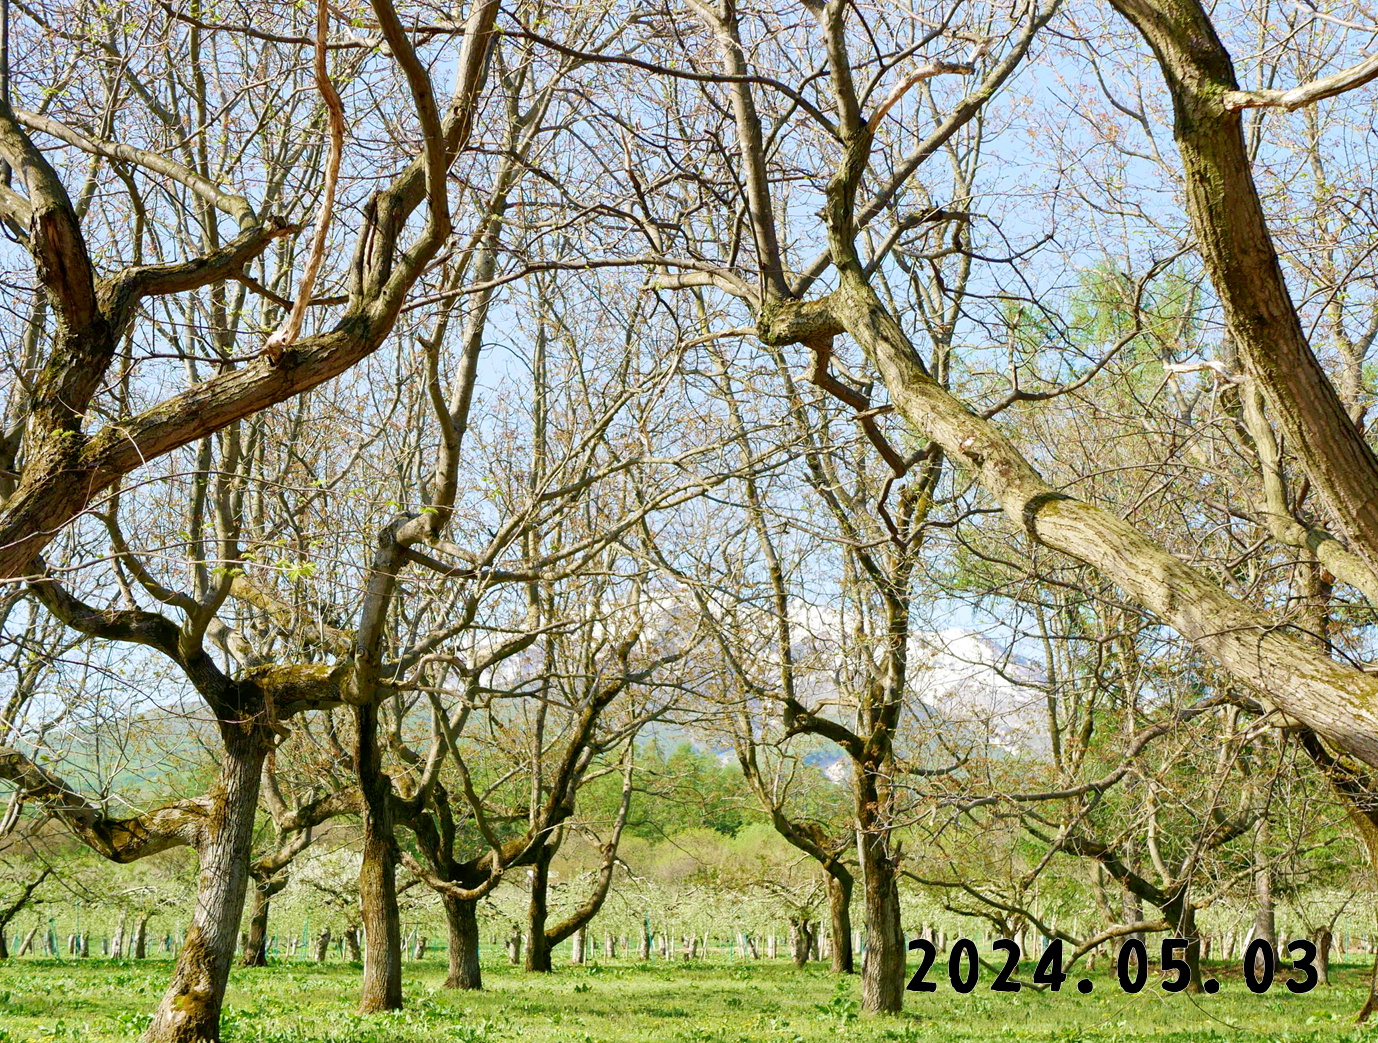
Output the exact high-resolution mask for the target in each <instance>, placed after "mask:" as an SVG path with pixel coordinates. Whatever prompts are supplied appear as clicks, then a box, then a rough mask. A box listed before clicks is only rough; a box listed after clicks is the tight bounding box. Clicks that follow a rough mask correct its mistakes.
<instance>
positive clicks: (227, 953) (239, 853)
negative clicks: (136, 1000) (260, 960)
mask: <svg viewBox="0 0 1378 1043" xmlns="http://www.w3.org/2000/svg"><path fill="white" fill-rule="evenodd" d="M220 734H221V741H222V743H223V749H222V756H223V758H224V759H223V760H222V761H221V767H220V774H219V776H218V778H217V779H216V782H215V785H214V786H213V787H212V789H211V794H210V797H211V799H210V807H209V812H208V814H207V816H206V820H205V824H204V826H203V836H202V839H201V842H200V843H199V844H198V846H197V855H198V856H199V858H200V863H201V870H200V875H199V878H198V882H197V895H196V910H195V912H194V913H193V914H192V920H191V926H190V927H188V928H187V936H186V941H185V942H184V943H183V945H182V951H181V952H180V953H179V954H178V957H177V967H176V969H175V970H174V971H173V974H172V983H171V984H170V985H169V986H168V989H167V992H166V993H164V994H163V1000H162V1003H161V1004H160V1005H159V1007H158V1010H157V1012H156V1013H155V1014H154V1015H153V1021H152V1023H151V1024H150V1025H149V1027H148V1032H147V1034H146V1035H145V1037H144V1038H145V1039H146V1040H148V1043H202V1041H210V1043H214V1041H217V1040H219V1038H220V1008H221V1006H222V1005H223V1004H224V1001H225V985H226V983H227V982H228V980H229V976H230V963H231V962H232V961H233V959H234V949H235V942H236V940H237V938H238V935H239V921H240V917H241V916H242V915H243V913H244V898H245V893H246V892H247V890H248V886H249V858H250V855H251V853H252V844H253V832H254V817H255V815H256V813H257V811H258V792H259V780H260V778H261V776H262V772H263V761H264V758H265V757H266V755H267V752H268V748H269V742H268V738H267V736H268V734H269V733H268V732H267V730H266V729H265V728H262V727H259V726H256V725H255V726H250V727H248V728H246V727H245V726H244V724H243V723H242V722H239V721H229V722H222V724H221V728H220ZM146 923H147V917H146V916H145V917H142V918H141V919H140V925H139V927H138V928H137V929H136V933H137V937H138V940H137V941H136V951H135V955H136V957H140V958H141V957H142V953H141V952H140V951H139V950H140V949H141V948H142V947H143V945H142V941H143V938H144V935H145V934H146V933H147V932H146V927H145V925H146Z"/></svg>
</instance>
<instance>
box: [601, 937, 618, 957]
mask: <svg viewBox="0 0 1378 1043" xmlns="http://www.w3.org/2000/svg"><path fill="white" fill-rule="evenodd" d="M603 959H605V960H615V959H617V939H616V938H614V937H613V936H612V935H610V934H605V935H603Z"/></svg>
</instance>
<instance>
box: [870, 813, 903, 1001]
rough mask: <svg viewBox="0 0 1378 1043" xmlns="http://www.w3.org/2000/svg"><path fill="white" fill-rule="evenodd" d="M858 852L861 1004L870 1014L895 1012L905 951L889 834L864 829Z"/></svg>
mask: <svg viewBox="0 0 1378 1043" xmlns="http://www.w3.org/2000/svg"><path fill="white" fill-rule="evenodd" d="M861 852H862V858H863V859H864V860H865V861H864V866H863V871H862V880H863V881H864V882H865V883H864V888H865V892H866V955H865V957H864V958H863V959H862V961H861V1005H862V1008H863V1009H865V1010H868V1011H870V1012H871V1013H873V1014H895V1013H898V1012H899V1011H900V1010H901V1009H903V1007H904V966H905V958H906V956H907V952H906V950H905V945H904V932H903V930H902V929H901V927H900V895H899V887H898V885H897V883H896V880H895V864H894V861H893V860H892V859H891V857H890V853H889V838H888V837H887V836H885V835H884V834H883V833H881V834H877V833H873V832H868V833H865V834H864V835H863V836H862V842H861Z"/></svg>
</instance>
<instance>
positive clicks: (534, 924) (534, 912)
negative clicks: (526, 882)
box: [526, 846, 552, 974]
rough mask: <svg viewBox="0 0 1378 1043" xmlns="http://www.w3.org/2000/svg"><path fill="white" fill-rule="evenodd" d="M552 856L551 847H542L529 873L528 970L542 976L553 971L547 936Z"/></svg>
mask: <svg viewBox="0 0 1378 1043" xmlns="http://www.w3.org/2000/svg"><path fill="white" fill-rule="evenodd" d="M551 855H552V852H551V850H550V848H549V846H542V848H541V850H540V852H539V853H538V854H537V855H536V861H535V862H534V863H533V864H532V866H531V870H530V872H529V873H528V877H529V879H530V881H531V899H530V902H529V903H528V905H527V910H526V969H527V970H528V971H531V972H533V973H540V974H543V973H548V972H549V971H550V969H551V966H550V943H549V941H548V940H547V939H546V934H545V921H546V915H547V913H548V912H549V910H548V907H547V902H548V900H549V890H550V859H551Z"/></svg>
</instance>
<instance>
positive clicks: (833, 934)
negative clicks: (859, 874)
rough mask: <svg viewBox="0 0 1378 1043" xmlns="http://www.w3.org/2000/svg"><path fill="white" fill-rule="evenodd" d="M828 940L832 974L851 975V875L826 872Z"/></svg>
mask: <svg viewBox="0 0 1378 1043" xmlns="http://www.w3.org/2000/svg"><path fill="white" fill-rule="evenodd" d="M828 938H829V943H830V944H829V949H830V950H831V958H832V969H833V973H834V974H852V973H854V968H853V965H852V874H851V873H849V872H847V871H846V870H845V869H842V868H841V867H840V866H837V867H834V868H832V869H831V870H829V871H828Z"/></svg>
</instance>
